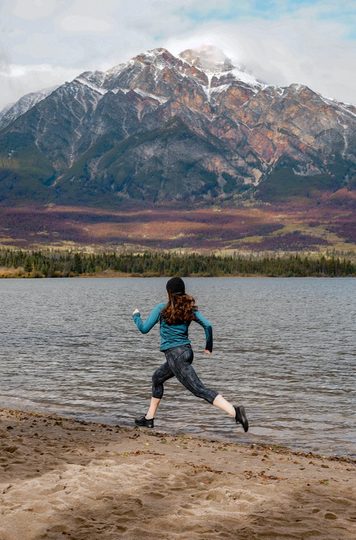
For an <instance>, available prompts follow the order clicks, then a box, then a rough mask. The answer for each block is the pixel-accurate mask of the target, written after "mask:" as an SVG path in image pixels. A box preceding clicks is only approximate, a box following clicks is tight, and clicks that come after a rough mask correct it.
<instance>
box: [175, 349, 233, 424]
mask: <svg viewBox="0 0 356 540" xmlns="http://www.w3.org/2000/svg"><path fill="white" fill-rule="evenodd" d="M167 353H168V354H167V355H166V357H167V362H168V363H169V366H170V368H171V370H172V372H173V373H174V375H175V376H176V377H177V379H178V380H179V382H180V383H181V384H183V386H185V387H186V388H187V390H189V391H190V392H192V393H193V394H194V395H195V396H197V397H199V398H202V399H205V401H208V403H212V404H213V405H214V406H215V407H217V408H218V409H221V410H222V411H224V412H226V413H227V414H229V415H230V416H232V417H233V418H235V419H236V409H235V407H234V406H233V405H232V404H231V403H230V402H229V401H227V399H225V398H224V397H223V396H222V395H221V394H218V392H216V391H215V390H211V389H210V388H207V387H206V386H205V385H204V383H203V382H202V381H201V380H200V379H199V377H198V375H197V373H196V371H195V369H194V368H193V366H192V365H191V363H192V362H193V358H194V353H193V350H192V348H191V347H190V346H189V345H186V346H182V347H175V348H174V349H171V350H170V351H167Z"/></svg>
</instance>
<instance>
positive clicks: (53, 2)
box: [7, 0, 64, 21]
mask: <svg viewBox="0 0 356 540" xmlns="http://www.w3.org/2000/svg"><path fill="white" fill-rule="evenodd" d="M7 3H8V4H9V2H7ZM11 4H12V9H11V8H10V9H11V12H12V15H14V16H15V17H18V18H20V19H26V20H28V21H31V20H35V19H45V18H47V17H49V16H50V15H52V14H53V13H54V12H55V11H56V10H57V9H58V8H59V7H61V6H62V5H63V4H64V2H63V0H11Z"/></svg>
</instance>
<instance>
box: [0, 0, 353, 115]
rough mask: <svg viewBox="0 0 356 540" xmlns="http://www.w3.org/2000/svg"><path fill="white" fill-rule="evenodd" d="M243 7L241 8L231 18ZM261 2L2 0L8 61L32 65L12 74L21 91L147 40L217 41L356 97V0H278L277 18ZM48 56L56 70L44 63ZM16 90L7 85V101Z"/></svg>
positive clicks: (264, 67)
mask: <svg viewBox="0 0 356 540" xmlns="http://www.w3.org/2000/svg"><path fill="white" fill-rule="evenodd" d="M237 6H238V9H239V10H240V13H239V15H238V16H236V17H234V18H233V19H232V18H231V19H230V20H229V18H228V13H229V10H230V11H231V10H232V11H233V10H236V9H237ZM255 6H256V3H255V2H254V1H252V0H245V1H244V3H243V5H242V3H241V6H240V3H239V4H238V3H237V2H236V3H234V2H231V1H229V0H204V3H203V4H201V3H198V2H197V1H196V0H174V1H173V0H100V2H99V1H98V0H2V2H1V1H0V16H1V19H2V21H4V23H3V25H2V28H1V30H2V33H1V36H2V37H1V39H2V42H3V43H2V47H0V65H5V66H6V65H21V66H26V65H28V66H30V69H29V72H28V73H27V75H25V74H24V75H23V76H21V77H18V78H17V79H16V80H17V82H16V85H15V83H14V85H15V86H16V95H17V94H18V92H20V91H21V84H20V83H21V80H22V81H23V84H24V85H23V92H22V93H25V92H27V91H28V87H29V86H31V89H40V88H41V85H42V86H43V87H48V86H51V85H53V84H59V83H60V82H61V81H59V80H58V77H59V74H60V73H61V74H62V75H63V81H64V79H66V78H67V79H68V78H70V77H69V74H73V76H75V75H76V74H79V73H80V72H81V71H83V70H87V69H88V70H95V69H103V68H105V69H107V68H109V67H112V66H114V65H116V64H118V63H121V62H124V61H127V60H128V59H129V58H131V57H132V56H134V55H136V54H138V53H140V52H142V51H144V50H147V49H152V48H155V47H160V46H163V47H166V48H168V49H169V50H171V51H172V52H173V53H176V54H177V53H178V52H180V51H182V50H183V49H185V48H188V47H191V46H195V45H201V44H203V43H210V44H212V45H216V46H219V47H221V48H222V49H223V50H224V51H225V53H226V54H227V55H228V56H230V57H232V58H234V59H235V60H237V61H238V62H240V63H241V64H244V65H246V66H247V68H249V69H250V70H251V71H252V72H253V73H254V74H255V75H256V76H257V77H258V78H260V79H261V80H264V81H266V82H268V83H269V84H278V85H288V84H290V83H292V82H299V83H303V84H307V85H308V86H310V87H311V88H312V89H314V90H316V91H318V92H320V93H322V94H324V95H327V96H330V97H335V98H337V99H339V100H342V101H347V102H353V103H356V91H355V88H356V72H355V71H354V66H355V63H356V62H355V60H356V40H351V39H349V40H347V39H346V38H345V37H346V36H347V34H348V32H350V29H352V21H353V20H354V19H353V17H354V15H353V13H355V8H354V0H344V1H343V2H342V3H341V4H340V2H336V0H323V2H321V1H320V2H319V3H316V4H313V6H312V7H303V8H296V9H295V10H294V11H293V10H289V11H288V10H287V9H286V7H288V0H275V2H274V6H277V7H278V6H279V11H278V14H277V16H275V18H274V19H273V17H272V14H271V13H268V17H269V18H263V16H262V15H261V14H258V13H257V12H256V9H255ZM294 6H298V4H296V3H295V2H294ZM240 7H241V9H240ZM242 7H243V10H242ZM214 10H215V11H214ZM216 14H218V15H220V14H223V15H224V16H221V17H220V16H216ZM40 65H47V66H52V68H51V70H52V71H51V70H48V71H40V70H39V69H38V66H40ZM31 66H32V67H31ZM10 72H12V71H11V69H10ZM12 73H13V72H12ZM30 73H32V75H31V76H30ZM44 73H46V74H47V75H48V81H44V80H43V77H44ZM40 74H41V76H40ZM36 80H37V82H38V85H37V88H33V85H34V84H35V82H36ZM54 80H55V81H56V82H53V81H54ZM8 81H10V79H8ZM10 93H11V92H10ZM8 97H9V91H8V90H6V88H5V89H4V88H2V92H1V96H0V108H1V107H2V106H4V105H5V103H6V101H7V100H8Z"/></svg>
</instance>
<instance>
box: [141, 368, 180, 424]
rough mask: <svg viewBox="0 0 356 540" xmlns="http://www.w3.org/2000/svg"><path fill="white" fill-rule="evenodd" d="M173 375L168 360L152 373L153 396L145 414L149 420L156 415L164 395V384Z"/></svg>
mask: <svg viewBox="0 0 356 540" xmlns="http://www.w3.org/2000/svg"><path fill="white" fill-rule="evenodd" d="M172 377H174V374H173V373H172V370H171V368H170V367H169V365H168V362H165V363H164V364H162V365H161V366H160V367H159V368H157V369H156V371H155V372H154V374H153V375H152V397H151V403H150V406H149V409H148V411H147V414H146V416H145V418H146V419H147V420H151V419H152V418H154V417H155V414H156V411H157V409H158V406H159V404H160V401H161V399H162V396H163V391H164V388H163V384H164V383H165V382H166V381H168V379H171V378H172Z"/></svg>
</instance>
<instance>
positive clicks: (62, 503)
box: [0, 409, 356, 540]
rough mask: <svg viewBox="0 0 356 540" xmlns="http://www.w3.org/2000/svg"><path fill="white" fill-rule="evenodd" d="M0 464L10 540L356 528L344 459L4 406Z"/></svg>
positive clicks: (1, 520) (350, 531) (244, 535)
mask: <svg viewBox="0 0 356 540" xmlns="http://www.w3.org/2000/svg"><path fill="white" fill-rule="evenodd" d="M0 471H1V476H0V538H1V540H19V539H21V540H23V539H26V540H49V539H53V540H58V538H59V537H61V538H62V537H66V538H71V539H72V540H97V538H98V537H100V538H103V539H104V540H106V539H108V540H109V539H114V538H118V537H120V538H123V539H128V540H136V539H141V538H144V539H145V540H146V539H148V540H150V539H152V540H153V539H155V540H156V539H157V540H159V539H168V538H169V539H171V538H176V539H179V540H185V539H186V538H189V539H190V538H192V539H195V538H196V539H198V538H199V539H204V540H205V539H210V538H214V539H215V538H227V539H240V538H241V539H244V540H247V539H250V538H251V539H252V538H256V539H259V538H263V539H270V540H272V539H273V540H276V539H280V540H282V539H283V540H284V539H285V538H287V537H288V538H296V539H299V538H308V539H314V538H315V539H317V538H318V539H320V538H322V539H323V540H329V539H330V540H335V539H336V538H337V539H338V540H351V539H353V538H355V534H356V512H355V510H354V508H355V503H356V475H355V471H356V460H354V459H351V458H346V457H345V458H343V457H331V456H320V455H316V454H312V453H304V452H299V451H294V450H290V449H288V448H285V447H276V446H271V445H268V444H266V445H264V444H255V443H254V444H248V443H247V444H243V443H239V442H224V441H221V440H214V439H211V440H210V439H205V438H197V437H192V436H188V435H186V434H181V435H179V436H177V435H171V434H163V433H157V432H155V431H153V430H148V429H139V428H127V427H119V426H112V425H107V424H99V423H91V422H86V421H81V420H73V419H69V418H64V417H62V416H59V415H56V414H51V413H49V414H43V413H36V412H26V411H18V410H11V409H1V410H0ZM62 535H63V536H62Z"/></svg>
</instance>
